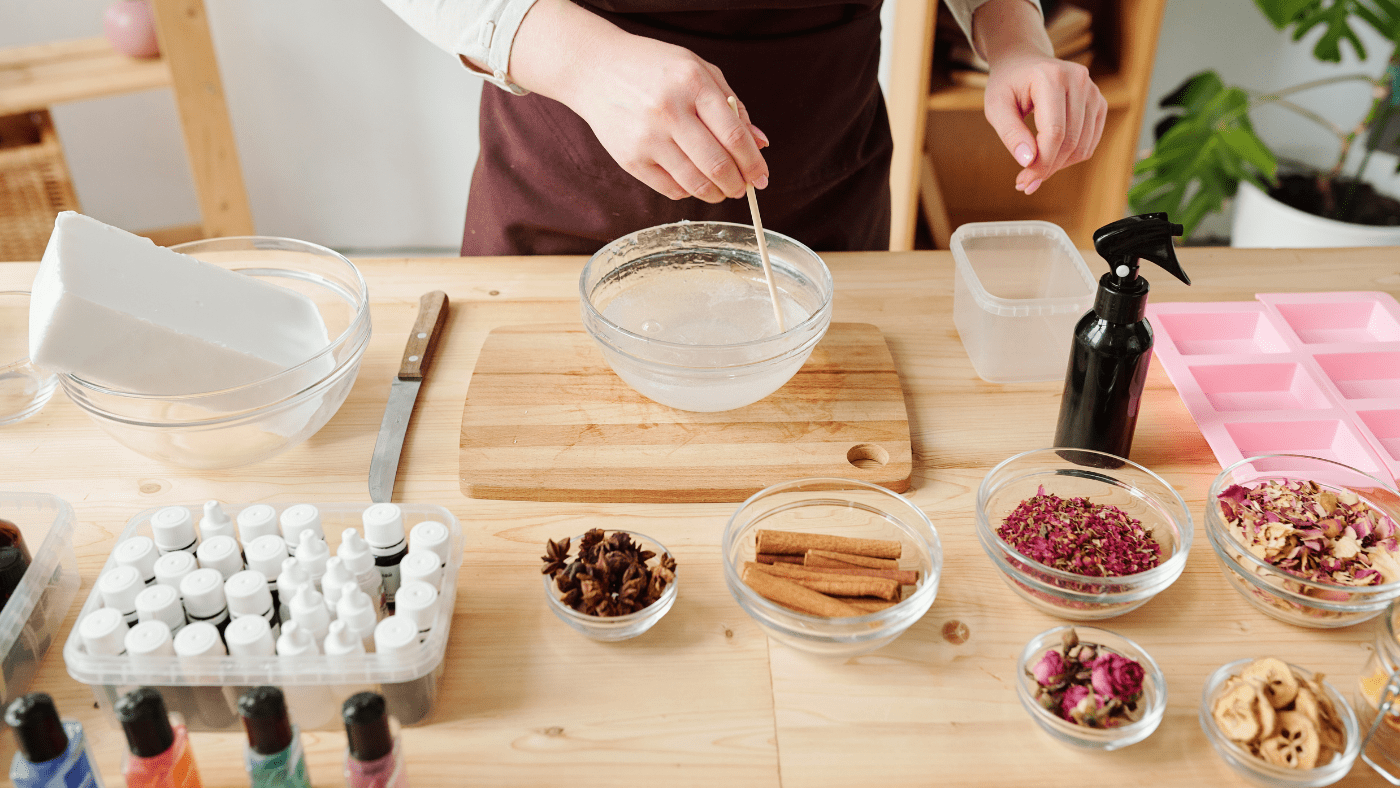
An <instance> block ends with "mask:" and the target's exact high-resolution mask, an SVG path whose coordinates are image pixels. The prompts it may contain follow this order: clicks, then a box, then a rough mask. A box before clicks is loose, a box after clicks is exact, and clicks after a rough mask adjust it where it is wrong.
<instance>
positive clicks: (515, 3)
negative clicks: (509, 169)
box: [384, 0, 1040, 95]
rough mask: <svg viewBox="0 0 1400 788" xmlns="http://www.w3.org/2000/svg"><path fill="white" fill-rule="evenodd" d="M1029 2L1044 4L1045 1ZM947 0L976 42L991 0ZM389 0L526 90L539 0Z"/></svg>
mask: <svg viewBox="0 0 1400 788" xmlns="http://www.w3.org/2000/svg"><path fill="white" fill-rule="evenodd" d="M902 1H903V2H917V1H918V0H902ZM1028 1H1029V2H1030V3H1032V4H1033V5H1035V7H1036V9H1037V10H1039V9H1040V0H1028ZM944 2H946V3H947V4H948V9H949V10H951V11H952V12H953V18H954V19H956V20H957V21H958V26H959V27H961V28H962V31H963V35H966V36H967V40H968V41H969V42H970V41H972V13H973V12H974V11H976V10H977V8H978V6H980V5H982V4H983V3H985V2H987V0H944ZM384 4H385V5H387V6H389V8H390V9H391V10H393V12H394V13H396V14H398V15H399V17H400V18H401V19H403V21H405V22H407V23H408V26H409V27H411V28H413V29H414V30H416V31H418V34H419V35H421V36H423V37H424V38H426V39H428V40H429V41H431V42H432V43H433V44H434V45H435V46H437V47H438V48H439V49H441V50H443V51H444V52H447V53H449V54H451V55H453V56H458V55H461V56H465V57H468V58H471V59H473V60H475V61H477V62H479V63H485V64H486V65H487V67H488V68H489V69H490V73H482V72H479V71H477V70H476V69H469V70H470V71H471V72H472V73H474V74H480V76H481V77H482V78H483V79H485V80H486V81H488V82H491V83H493V84H495V85H497V86H499V87H501V88H504V89H505V90H508V91H510V92H511V93H515V94H517V95H524V93H525V92H526V91H525V90H524V89H523V88H521V87H520V86H519V85H517V84H515V82H513V81H512V80H511V78H510V48H511V45H512V44H513V43H515V34H516V32H517V31H518V30H519V29H520V22H521V20H523V19H524V18H525V13H526V12H527V11H529V10H530V7H531V6H533V5H534V4H535V0H384ZM974 46H975V45H974Z"/></svg>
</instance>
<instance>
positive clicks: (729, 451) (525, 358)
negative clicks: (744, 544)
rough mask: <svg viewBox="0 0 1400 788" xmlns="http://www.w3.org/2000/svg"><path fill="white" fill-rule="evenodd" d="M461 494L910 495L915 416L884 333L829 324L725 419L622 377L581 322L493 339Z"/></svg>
mask: <svg viewBox="0 0 1400 788" xmlns="http://www.w3.org/2000/svg"><path fill="white" fill-rule="evenodd" d="M461 450H462V452H461V480H462V492H464V493H466V494H467V495H468V496H469V497H472V498H494V499H503V500H517V501H595V502H623V503H628V502H637V503H641V502H664V503H682V502H684V503H695V502H706V501H710V502H713V501H742V500H744V499H745V498H747V497H748V496H749V495H751V494H753V493H755V492H757V491H759V490H761V489H763V488H764V487H767V486H768V485H770V484H774V483H776V482H780V481H786V480H790V479H800V478H804V477H811V476H836V477H841V478H847V479H860V480H862V481H867V482H870V483H872V484H879V485H883V486H885V487H888V488H890V489H891V490H894V491H895V492H904V491H905V490H907V489H909V477H910V475H911V473H912V471H913V461H912V454H911V451H910V445H909V417H908V414H907V412H906V411H905V409H904V392H903V390H902V389H901V388H900V386H899V375H898V373H896V372H895V367H894V359H893V358H892V357H891V356H890V350H889V347H888V346H886V344H885V338H884V336H883V335H882V334H881V333H880V330H879V329H878V328H876V327H875V326H873V325H869V324H866V323H832V324H831V327H830V328H829V329H828V330H827V333H826V336H825V337H823V338H822V341H821V342H820V343H819V344H818V345H817V347H816V349H814V350H813V351H812V355H811V357H810V358H808V360H807V363H806V364H805V365H804V366H803V367H802V369H801V370H799V371H798V373H797V374H796V375H795V376H793V378H792V380H790V381H788V383H787V385H785V386H783V387H782V388H781V389H779V390H778V391H777V392H775V393H773V394H771V395H769V396H768V397H767V398H765V399H763V400H760V401H758V402H756V403H754V404H752V405H748V406H746V407H743V408H739V409H736V410H731V411H725V412H721V413H691V412H688V411H681V410H675V409H674V408H670V407H667V406H665V405H659V404H657V403H655V402H652V401H651V400H649V399H647V398H646V397H643V396H642V395H641V394H638V393H637V392H635V391H633V390H632V388H631V387H629V386H628V385H627V384H626V383H624V382H622V380H621V379H620V378H618V377H617V375H615V374H613V371H612V369H611V368H610V367H609V366H608V364H607V362H606V361H605V360H604V359H603V355H602V353H601V352H600V351H599V350H598V348H597V346H596V345H594V343H593V340H592V338H590V337H589V336H588V334H587V333H586V332H585V331H584V329H583V327H582V326H581V325H577V324H575V325H569V324H558V325H527V326H519V325H517V326H503V327H501V328H497V329H496V330H494V331H492V332H491V333H490V334H489V335H487V337H486V342H485V344H484V345H483V346H482V349H481V355H480V357H479V358H478V359H477V362H476V370H475V371H474V372H473V373H472V379H471V383H470V386H469V388H468V390H467V404H466V408H465V410H464V411H463V413H462V442H461Z"/></svg>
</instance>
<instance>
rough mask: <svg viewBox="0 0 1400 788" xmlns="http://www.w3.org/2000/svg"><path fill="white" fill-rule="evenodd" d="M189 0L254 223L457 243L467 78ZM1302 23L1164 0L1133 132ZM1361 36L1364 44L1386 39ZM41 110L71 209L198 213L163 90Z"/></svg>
mask: <svg viewBox="0 0 1400 788" xmlns="http://www.w3.org/2000/svg"><path fill="white" fill-rule="evenodd" d="M205 1H206V4H207V6H208V10H209V15H210V19H211V23H212V27H213V32H214V40H215V46H216V47H217V49H218V54H219V62H220V67H221V69H222V71H223V76H224V84H225V90H226V92H227V94H228V100H229V105H230V111H231V113H232V115H233V121H234V132H235V136H236V138H237V141H238V147H239V154H240V156H241V159H242V164H243V172H244V177H245V179H246V181H247V184H248V191H249V196H250V199H251V201H252V205H253V216H254V221H255V223H256V226H257V230H258V232H260V233H265V234H271V235H286V236H291V237H295V238H303V239H306V240H310V241H316V242H319V243H324V244H328V245H331V246H334V247H337V248H342V249H353V250H372V249H429V248H437V249H454V248H455V247H456V246H457V243H458V240H459V237H460V233H461V225H462V214H463V210H464V208H465V205H466V195H467V187H468V183H469V181H470V177H471V169H472V165H473V163H474V161H475V159H476V152H477V143H476V128H477V126H476V124H477V118H476V106H477V99H478V96H479V95H480V94H479V91H480V90H481V83H480V82H479V81H478V80H476V79H474V78H473V77H471V76H469V75H468V74H466V73H464V72H463V71H462V70H461V69H460V68H459V67H458V66H457V65H456V63H455V62H454V61H453V60H452V59H451V58H450V57H448V56H447V55H445V54H443V53H441V52H439V51H438V50H437V49H435V48H434V47H433V46H431V45H430V44H428V43H427V42H426V41H424V40H422V39H421V38H419V37H418V36H417V35H416V34H415V33H413V31H411V30H410V29H409V28H408V27H407V26H406V25H404V24H403V23H402V22H401V21H399V20H398V18H397V17H395V16H394V15H393V14H392V13H391V12H389V11H388V10H387V9H386V8H385V7H384V6H383V4H382V3H380V2H378V0H352V1H350V2H345V1H344V0H341V1H340V2H337V1H336V0H296V2H287V1H286V0H205ZM106 2H107V0H44V1H43V2H28V1H26V2H6V3H0V46H7V45H14V44H25V43H36V42H40V41H45V40H52V39H61V38H76V37H81V36H91V35H98V34H100V32H101V25H102V22H101V19H102V10H103V8H104V7H105V6H106ZM893 2H894V0H887V3H886V8H885V9H884V14H883V17H884V19H885V20H886V21H887V23H888V21H889V20H890V19H892V11H893V7H892V6H893ZM886 34H887V36H886V38H887V39H888V30H887V31H886ZM1315 36H1316V34H1314V36H1313V37H1315ZM1373 39H1374V36H1371V37H1368V39H1367V42H1368V44H1371V43H1372V41H1373ZM1311 40H1312V37H1310V39H1309V40H1308V41H1306V42H1304V43H1303V44H1292V43H1291V42H1290V41H1289V40H1288V37H1287V36H1286V35H1284V34H1280V33H1278V32H1276V31H1274V30H1273V28H1272V27H1270V26H1269V24H1268V23H1267V21H1265V19H1264V17H1263V15H1262V14H1261V13H1260V12H1259V10H1258V9H1257V7H1256V6H1255V5H1254V3H1253V2H1251V1H1250V0H1169V1H1168V3H1167V9H1166V15H1165V17H1164V19H1163V26H1162V37H1161V41H1160V43H1159V46H1158V57H1157V65H1156V68H1155V70H1154V73H1153V78H1152V89H1151V96H1152V98H1153V106H1151V107H1149V110H1148V112H1147V114H1146V117H1145V119H1144V131H1143V136H1142V142H1141V147H1144V148H1145V147H1146V146H1147V145H1148V144H1150V136H1149V134H1150V129H1151V127H1152V126H1153V124H1155V123H1156V121H1157V119H1158V118H1159V117H1160V114H1161V113H1160V111H1159V110H1157V109H1156V107H1155V102H1156V100H1157V99H1159V98H1160V97H1161V96H1163V95H1165V94H1166V93H1167V92H1169V91H1170V90H1171V89H1172V88H1173V87H1175V86H1176V85H1177V84H1179V83H1180V82H1181V81H1182V80H1183V79H1184V78H1185V77H1186V76H1187V75H1189V74H1191V73H1194V72H1195V71H1197V70H1199V69H1201V68H1205V67H1213V68H1215V69H1217V70H1218V71H1220V72H1221V74H1222V76H1224V78H1225V79H1226V81H1227V82H1231V83H1235V84H1240V85H1242V86H1248V87H1253V88H1257V89H1261V90H1268V89H1273V88H1277V87H1281V86H1284V85H1288V84H1293V83H1296V82H1301V81H1305V80H1308V79H1312V78H1316V77H1317V76H1322V75H1326V74H1331V73H1338V72H1340V71H1342V70H1344V69H1345V68H1346V67H1337V66H1323V65H1319V64H1317V63H1315V62H1314V61H1313V60H1312V58H1311V57H1310V56H1309V55H1308V54H1307V48H1310V46H1311ZM1372 48H1373V49H1374V50H1375V51H1374V52H1373V57H1375V58H1380V59H1383V58H1384V57H1385V55H1387V54H1388V50H1385V49H1384V47H1382V46H1381V45H1380V44H1375V45H1373V46H1372ZM1354 66H1355V64H1351V67H1353V68H1354ZM1378 69H1379V66H1376V67H1373V69H1372V71H1376V70H1378ZM1298 99H1299V101H1300V103H1304V104H1306V105H1308V106H1310V107H1312V108H1314V109H1317V110H1319V111H1322V112H1324V113H1326V114H1329V115H1330V116H1332V117H1334V118H1335V119H1336V120H1337V121H1338V122H1339V123H1341V124H1342V125H1344V126H1347V125H1351V124H1353V123H1355V122H1356V121H1357V120H1358V119H1359V118H1360V117H1361V116H1362V114H1364V112H1365V110H1366V106H1367V90H1366V88H1365V87H1364V86H1357V85H1351V86H1342V87H1335V88H1328V89H1324V90H1319V91H1315V92H1313V93H1312V94H1304V95H1300V96H1299V97H1298ZM54 114H55V117H56V119H57V123H58V128H59V133H60V135H61V137H62V139H63V143H64V147H65V150H66V151H67V155H68V159H69V165H70V167H71V168H72V170H73V174H74V179H75V181H76V183H77V186H78V192H79V198H80V199H81V201H82V203H83V208H84V210H85V211H86V212H88V213H90V214H92V215H93V216H96V217H97V218H99V219H102V220H104V221H107V222H110V223H112V224H116V225H118V226H121V227H126V228H129V229H143V228H149V227H161V226H167V225H174V224H182V223H188V222H194V221H196V220H197V218H198V213H197V210H196V208H195V204H194V194H193V187H192V186H191V183H190V176H189V169H188V166H187V164H186V162H185V157H184V147H183V141H182V138H181V136H180V133H179V124H178V121H177V119H176V116H175V111H174V104H173V102H172V101H171V99H170V97H169V93H168V92H166V91H152V92H148V93H142V94H137V95H132V96H125V97H120V98H113V99H104V100H99V101H88V102H81V103H76V104H68V105H64V106H61V107H58V108H56V109H55V113H54ZM1255 118H1256V126H1257V128H1258V130H1259V132H1260V134H1261V135H1262V136H1263V137H1264V138H1265V139H1266V140H1267V141H1269V142H1270V143H1271V144H1272V145H1274V146H1276V149H1277V150H1278V151H1279V152H1280V153H1283V154H1285V155H1290V156H1293V157H1296V158H1301V159H1305V160H1308V161H1313V162H1317V163H1321V162H1326V161H1329V160H1330V159H1331V158H1332V157H1333V156H1335V151H1336V144H1335V142H1333V141H1332V140H1331V138H1330V136H1329V135H1327V134H1326V133H1325V132H1321V131H1318V130H1315V129H1313V128H1312V127H1311V126H1310V125H1309V124H1307V123H1306V122H1301V123H1299V122H1293V118H1292V117H1291V116H1290V115H1289V114H1288V113H1286V112H1283V111H1282V110H1278V109H1275V108H1266V109H1263V110H1261V111H1260V112H1259V113H1257V115H1256V116H1255ZM1284 121H1288V123H1287V125H1286V126H1285V125H1284ZM1394 166H1395V164H1394V159H1393V158H1391V157H1388V156H1377V157H1376V161H1374V162H1373V164H1372V167H1371V171H1372V173H1374V174H1376V175H1378V176H1379V178H1380V179H1381V180H1383V181H1384V182H1386V183H1387V184H1389V189H1388V190H1389V191H1390V192H1391V193H1400V179H1397V178H1395V176H1394V175H1393V174H1392V172H1393V170H1394ZM1224 227H1228V224H1227V223H1225V222H1224V221H1216V222H1214V223H1208V224H1207V225H1206V226H1205V227H1204V228H1203V230H1204V231H1206V232H1211V231H1215V232H1219V231H1221V228H1224Z"/></svg>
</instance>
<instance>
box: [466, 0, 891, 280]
mask: <svg viewBox="0 0 1400 788" xmlns="http://www.w3.org/2000/svg"><path fill="white" fill-rule="evenodd" d="M578 1H579V0H576V2H578ZM819 2H820V0H710V1H709V2H686V1H685V0H591V2H580V4H581V5H583V6H584V7H585V8H588V9H589V10H591V11H593V12H595V13H597V14H599V15H600V16H602V17H604V18H606V19H608V20H610V21H612V22H613V23H614V24H616V25H618V26H619V27H621V28H623V29H624V30H627V31H628V32H631V33H636V34H638V35H644V36H648V37H650V38H655V39H658V40H661V41H666V42H668V43H672V44H676V45H678V46H683V47H685V48H687V49H689V50H690V51H692V52H694V53H695V54H697V55H699V56H700V57H701V58H703V59H705V60H706V61H708V62H710V63H713V64H714V65H716V66H718V67H719V69H720V70H721V71H722V72H723V73H724V76H725V79H726V80H727V81H728V82H729V85H730V87H732V88H733V89H734V91H735V93H736V94H737V95H738V96H739V98H740V99H742V100H743V102H744V104H745V106H746V107H747V108H748V110H749V115H750V117H751V118H752V119H753V122H754V124H755V125H757V126H758V127H759V128H760V129H763V131H764V133H765V134H767V135H768V139H769V141H770V142H771V143H772V145H771V147H769V148H765V149H764V150H763V155H764V158H765V159H766V160H767V162H768V167H769V176H770V177H769V186H768V188H766V189H764V190H762V191H760V192H759V193H758V202H759V206H760V207H761V208H762V210H763V224H764V227H766V228H768V229H770V230H774V231H776V232H780V233H783V234H785V235H789V236H792V237H794V238H796V239H798V240H799V241H802V242H803V243H805V244H807V245H808V246H810V247H812V248H813V249H815V250H817V251H847V250H879V249H886V248H888V245H889V225H890V191H889V170H890V152H891V149H892V142H891V138H890V130H889V120H888V118H887V117H886V115H885V104H884V99H883V97H882V96H881V94H880V88H879V84H878V82H877V72H878V68H879V60H880V16H879V6H880V0H864V2H862V1H860V0H857V1H856V2H847V3H837V4H826V5H819V4H818V3H819ZM677 8H685V9H695V8H701V9H705V10H679V11H678V10H675V9H677ZM716 8H719V9H723V10H713V9H716ZM682 219H689V220H692V221H730V222H742V223H745V224H747V223H749V222H750V218H749V208H748V202H747V201H746V200H743V199H738V200H725V201H724V202H722V203H719V204H718V205H711V204H709V203H706V202H704V201H702V200H697V199H695V198H687V199H684V200H671V199H669V198H667V197H664V196H662V195H660V194H658V193H656V192H654V191H652V190H651V188H649V187H648V186H646V185H645V184H643V183H642V182H641V181H639V180H637V179H636V178H633V177H632V176H631V175H629V174H627V173H626V172H625V171H624V170H623V169H622V168H621V167H619V166H618V165H617V163H616V162H615V161H613V159H612V157H611V156H609V155H608V153H607V151H606V150H604V149H603V146H602V145H601V144H600V143H599V142H598V139H597V138H596V137H595V136H594V135H593V131H592V129H590V128H589V127H588V124H586V123H584V121H583V119H581V118H579V117H578V116H577V115H575V114H574V113H573V112H572V111H571V110H569V109H568V108H567V107H565V106H564V105H563V104H560V103H559V102H557V101H554V100H552V99H548V98H545V97H543V96H539V95H536V94H531V95H526V96H514V95H511V94H509V93H507V92H506V91H503V90H500V89H497V88H495V87H492V86H489V85H488V86H486V87H485V88H484V89H483V90H482V95H481V154H480V157H479V158H478V159H477V163H476V170H475V172H474V173H473V175H472V184H471V192H470V197H469V199H468V203H467V220H466V227H465V229H464V231H463V237H462V254H463V255H467V256H471V255H521V254H592V253H593V252H595V251H597V250H598V249H599V248H600V247H602V246H603V245H604V244H606V243H608V242H609V241H611V240H613V239H614V238H618V237H620V236H623V235H626V234H628V233H630V232H633V231H634V230H640V229H642V228H644V227H651V226H653V225H658V224H666V223H669V222H676V221H680V220H682Z"/></svg>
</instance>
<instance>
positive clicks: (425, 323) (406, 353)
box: [399, 290, 447, 380]
mask: <svg viewBox="0 0 1400 788" xmlns="http://www.w3.org/2000/svg"><path fill="white" fill-rule="evenodd" d="M445 322H447V294H446V293H444V292H442V291H441V290H434V291H433V292H431V293H424V294H423V297H422V298H420V299H418V319H417V320H415V321H413V329H412V330H411V331H409V333H408V345H407V346H406V347H404V349H403V361H402V362H401V363H400V364H399V377H400V378H402V379H404V380H422V379H423V376H424V375H425V374H427V372H428V359H429V358H430V357H431V356H432V354H433V348H434V347H436V346H437V341H438V335H439V334H441V333H442V324H443V323H445Z"/></svg>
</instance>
